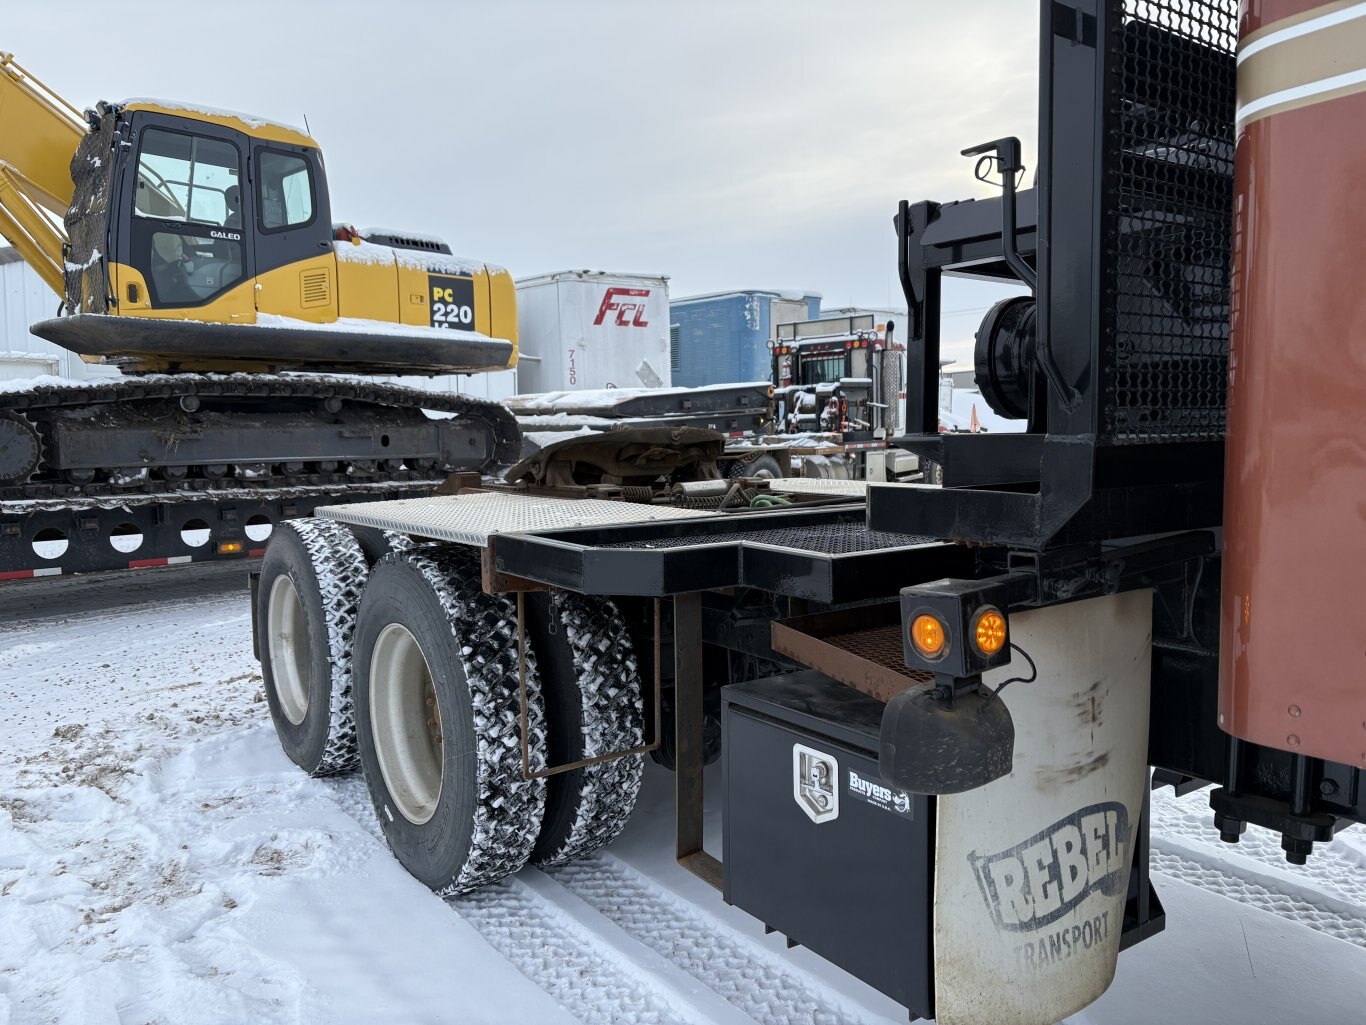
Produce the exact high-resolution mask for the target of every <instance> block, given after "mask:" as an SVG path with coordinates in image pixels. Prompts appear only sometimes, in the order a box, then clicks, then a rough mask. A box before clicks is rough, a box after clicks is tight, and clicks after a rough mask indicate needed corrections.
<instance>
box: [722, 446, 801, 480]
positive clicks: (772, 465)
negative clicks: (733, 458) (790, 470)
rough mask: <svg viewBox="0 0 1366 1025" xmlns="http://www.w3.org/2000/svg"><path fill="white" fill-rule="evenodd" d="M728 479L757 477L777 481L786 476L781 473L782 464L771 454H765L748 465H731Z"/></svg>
mask: <svg viewBox="0 0 1366 1025" xmlns="http://www.w3.org/2000/svg"><path fill="white" fill-rule="evenodd" d="M726 476H728V477H758V478H761V479H763V480H777V479H778V478H780V477H785V476H787V475H786V474H785V473H783V467H782V464H781V463H779V462H778V458H777V457H776V456H775V455H773V454H772V453H771V452H765V453H764V454H763V455H761V456H760V457H759V458H758V459H755V460H753V461H752V462H748V463H740V462H736V463H732V464H731V469H730V471H729V472H728V473H727V474H726Z"/></svg>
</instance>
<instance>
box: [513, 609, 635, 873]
mask: <svg viewBox="0 0 1366 1025" xmlns="http://www.w3.org/2000/svg"><path fill="white" fill-rule="evenodd" d="M551 610H552V613H553V614H554V615H555V616H556V617H557V618H558V619H559V622H560V625H561V626H562V627H563V628H564V630H565V633H566V636H567V638H568V640H569V647H570V652H571V654H572V659H573V665H574V670H575V675H576V678H577V682H578V686H579V690H580V693H581V694H582V716H583V741H584V757H585V758H592V757H595V756H597V755H604V754H611V753H613V752H616V751H625V750H628V749H630V748H633V747H639V746H640V745H641V744H642V743H643V742H644V722H643V720H644V705H643V702H642V699H641V685H640V669H639V666H638V663H637V661H636V657H635V652H634V650H633V649H632V647H631V640H630V637H629V636H628V634H627V630H626V623H625V621H624V620H623V619H622V617H621V613H620V612H618V611H617V608H616V606H615V605H613V604H612V603H611V602H610V601H608V600H607V599H606V598H596V597H589V596H584V595H576V594H569V593H567V592H563V591H556V592H554V593H553V594H552V596H551ZM643 771H644V757H643V756H642V755H631V756H630V757H627V758H617V759H613V760H612V761H608V762H599V763H598V764H597V765H590V766H588V767H587V768H585V769H583V770H582V776H581V780H582V783H581V786H580V790H579V795H578V807H577V808H576V809H575V816H574V824H573V826H572V827H571V829H570V832H569V835H568V836H567V837H566V838H565V840H564V842H563V843H562V844H561V845H560V847H559V849H558V850H556V851H555V852H553V853H552V854H550V855H548V856H547V857H545V858H543V859H541V860H540V861H539V862H538V864H540V865H543V866H551V865H565V864H568V863H569V862H571V861H575V860H577V859H579V858H582V857H585V856H586V855H589V854H591V853H593V852H594V851H596V850H598V849H599V848H601V847H604V846H605V845H607V844H609V843H611V842H612V841H613V840H615V839H616V838H617V836H618V835H620V833H621V831H622V830H623V829H624V828H625V827H626V823H627V821H628V820H629V819H630V817H631V812H632V811H633V810H634V809H635V806H636V800H637V798H638V797H639V796H640V784H641V778H642V774H643Z"/></svg>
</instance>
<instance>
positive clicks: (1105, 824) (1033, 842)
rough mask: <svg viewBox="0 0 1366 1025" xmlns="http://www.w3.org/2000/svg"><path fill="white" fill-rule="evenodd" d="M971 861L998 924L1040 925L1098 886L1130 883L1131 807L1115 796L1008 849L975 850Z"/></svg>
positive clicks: (1020, 928) (1113, 888)
mask: <svg viewBox="0 0 1366 1025" xmlns="http://www.w3.org/2000/svg"><path fill="white" fill-rule="evenodd" d="M968 861H969V862H970V863H971V864H972V870H973V872H974V873H975V874H976V876H977V885H978V886H979V887H981V890H982V899H983V900H985V901H986V904H987V908H988V909H989V910H990V911H991V915H992V918H993V919H994V920H995V922H996V926H997V928H999V929H1004V930H1007V931H1010V932H1033V931H1037V930H1040V929H1043V928H1045V927H1047V926H1049V925H1051V924H1053V923H1054V922H1056V921H1058V920H1059V919H1061V918H1062V917H1063V916H1065V915H1066V914H1067V913H1068V912H1070V911H1071V910H1072V909H1073V908H1075V907H1077V905H1079V904H1080V903H1081V902H1082V901H1084V900H1085V899H1086V898H1087V897H1089V896H1090V895H1091V894H1092V893H1094V892H1096V891H1097V890H1099V891H1100V892H1101V893H1103V894H1105V895H1107V896H1111V897H1113V896H1115V895H1116V894H1117V893H1119V891H1120V888H1121V887H1123V886H1125V885H1126V884H1127V882H1128V878H1129V876H1128V870H1129V812H1128V810H1127V809H1126V808H1125V807H1124V805H1122V804H1120V803H1118V802H1116V801H1106V802H1104V803H1102V804H1093V805H1090V806H1088V807H1086V808H1082V809H1081V810H1080V811H1076V812H1073V813H1072V814H1071V815H1069V816H1067V818H1065V819H1062V820H1060V821H1058V822H1055V823H1053V825H1051V826H1049V827H1048V828H1047V829H1045V830H1043V831H1042V832H1039V833H1035V834H1034V835H1033V836H1031V837H1030V838H1029V839H1028V840H1026V841H1024V842H1023V843H1020V844H1016V845H1015V846H1014V847H1011V848H1009V849H1007V850H1004V851H1000V852H999V853H996V854H987V855H979V854H978V853H977V852H976V851H972V852H970V853H969V854H968ZM1064 931H1069V930H1064Z"/></svg>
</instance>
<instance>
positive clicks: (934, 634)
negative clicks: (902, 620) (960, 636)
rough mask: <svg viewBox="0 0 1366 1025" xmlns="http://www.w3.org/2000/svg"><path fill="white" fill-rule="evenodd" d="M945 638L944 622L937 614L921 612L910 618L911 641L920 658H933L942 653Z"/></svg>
mask: <svg viewBox="0 0 1366 1025" xmlns="http://www.w3.org/2000/svg"><path fill="white" fill-rule="evenodd" d="M947 640H948V638H947V637H946V635H945V631H944V623H943V621H942V620H941V619H940V618H939V617H938V616H932V615H930V614H929V613H926V612H922V613H921V614H920V615H918V616H916V617H915V619H913V620H911V643H912V644H914V645H915V650H916V651H918V652H920V655H921V657H922V658H927V659H933V658H938V657H939V656H940V655H942V654H944V644H945V642H946V641H947Z"/></svg>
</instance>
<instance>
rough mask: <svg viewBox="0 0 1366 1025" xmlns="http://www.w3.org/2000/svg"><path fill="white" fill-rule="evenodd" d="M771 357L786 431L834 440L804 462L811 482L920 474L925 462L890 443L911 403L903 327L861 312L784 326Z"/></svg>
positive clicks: (779, 413) (780, 417)
mask: <svg viewBox="0 0 1366 1025" xmlns="http://www.w3.org/2000/svg"><path fill="white" fill-rule="evenodd" d="M769 352H770V354H771V355H772V361H773V386H774V397H775V399H776V400H777V407H778V408H777V412H776V419H777V424H778V431H779V433H784V434H787V435H796V436H809V435H823V436H825V438H826V439H827V453H826V454H824V455H822V456H820V457H816V456H814V455H813V456H811V457H808V458H807V459H805V460H803V475H804V476H813V477H815V476H821V477H833V478H844V479H853V480H876V481H887V480H897V479H902V478H908V477H910V476H911V475H912V474H918V472H919V470H920V461H919V459H918V458H917V457H915V456H914V455H912V454H911V453H909V452H906V451H905V450H904V449H900V448H896V447H894V446H892V445H891V444H890V443H889V439H891V438H892V437H893V436H894V435H895V434H896V432H897V428H898V426H899V424H900V415H901V404H902V402H903V401H904V400H905V391H904V390H903V388H902V381H903V376H904V366H905V364H904V359H903V350H902V347H901V345H900V343H899V342H897V340H896V321H894V320H890V319H888V320H886V321H884V322H882V323H878V322H877V321H876V317H875V315H874V314H872V313H859V314H853V315H850V316H847V317H825V318H823V319H821V320H808V321H797V322H793V323H788V324H779V325H778V326H777V328H776V329H775V334H774V337H773V339H772V341H770V342H769ZM799 451H800V449H799Z"/></svg>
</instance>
